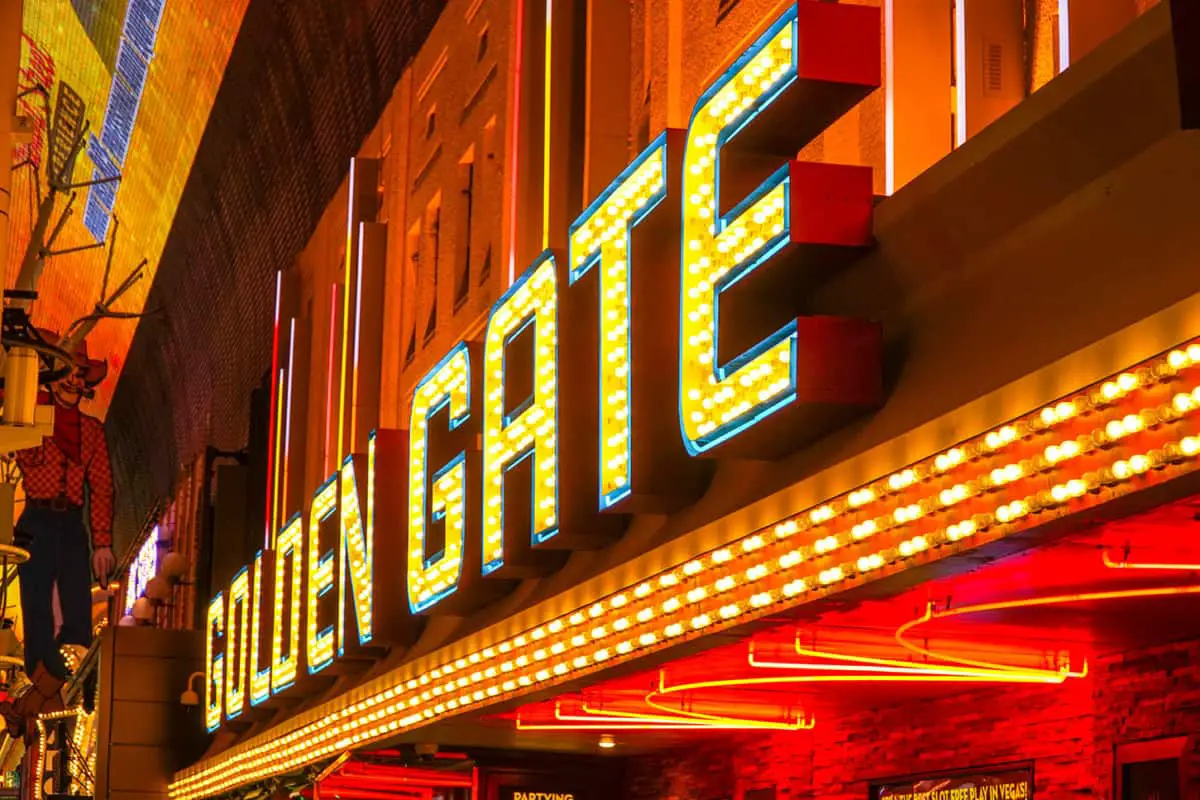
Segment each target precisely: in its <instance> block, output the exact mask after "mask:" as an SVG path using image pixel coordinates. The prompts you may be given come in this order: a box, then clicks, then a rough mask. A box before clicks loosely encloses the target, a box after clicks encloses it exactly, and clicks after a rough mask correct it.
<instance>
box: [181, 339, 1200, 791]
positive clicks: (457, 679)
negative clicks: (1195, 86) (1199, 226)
mask: <svg viewBox="0 0 1200 800" xmlns="http://www.w3.org/2000/svg"><path fill="white" fill-rule="evenodd" d="M1197 364H1200V342H1198V343H1193V344H1191V345H1189V346H1188V347H1186V348H1181V349H1179V350H1175V351H1172V352H1171V353H1170V354H1168V355H1167V356H1166V357H1164V358H1162V359H1157V360H1155V361H1154V362H1152V363H1151V364H1150V365H1149V366H1148V368H1147V369H1144V370H1140V371H1137V372H1128V373H1123V374H1122V375H1121V376H1119V377H1118V378H1117V379H1114V381H1109V382H1105V383H1104V384H1102V385H1101V386H1100V387H1098V388H1097V389H1089V390H1087V391H1085V392H1082V393H1080V394H1079V395H1077V396H1075V397H1073V398H1070V400H1068V401H1064V403H1070V404H1072V407H1073V408H1074V409H1075V411H1074V412H1072V413H1060V412H1065V410H1066V408H1067V406H1065V405H1064V404H1063V403H1059V404H1057V405H1056V406H1055V407H1054V409H1055V410H1054V412H1053V413H1050V414H1047V413H1045V412H1044V411H1038V412H1034V413H1033V414H1031V415H1028V416H1027V417H1026V418H1023V419H1021V420H1018V421H1017V422H1015V423H1012V424H1009V425H1005V426H1001V427H999V428H997V429H995V430H993V431H989V432H987V433H986V434H984V435H983V436H980V437H977V438H976V439H974V440H972V441H971V442H968V443H966V444H964V445H961V446H959V447H956V448H952V449H951V450H948V451H945V452H943V453H939V454H937V455H935V456H933V457H931V458H928V459H925V460H923V461H922V462H919V463H917V464H914V465H911V466H910V467H908V468H906V469H904V470H901V471H899V472H897V473H895V474H893V475H891V476H888V477H886V478H883V479H881V480H879V481H875V482H872V483H871V484H869V485H867V486H863V487H858V488H856V489H855V490H854V491H853V492H852V493H846V494H845V495H842V496H839V497H837V498H834V499H832V500H831V501H829V502H827V503H825V504H823V505H821V506H818V507H816V508H813V509H811V510H809V511H807V512H805V513H803V514H798V515H795V516H793V517H791V518H790V519H787V520H784V521H782V522H780V523H778V524H777V525H775V526H773V527H772V528H768V529H765V530H762V531H757V532H755V533H753V534H750V535H748V536H746V537H743V538H742V539H740V540H738V541H736V542H734V543H732V544H731V545H729V546H726V547H722V548H719V549H717V550H714V551H712V552H710V553H709V554H707V555H706V556H704V557H702V558H698V559H694V560H692V561H689V562H687V563H685V564H683V565H679V566H677V567H675V568H672V569H670V570H667V571H664V572H663V573H661V574H659V575H658V576H656V577H655V578H654V579H652V580H648V581H644V582H642V583H639V584H638V585H637V586H635V587H631V588H629V589H627V590H625V591H622V592H619V593H617V594H614V595H610V596H608V597H607V598H605V599H603V600H600V601H597V602H595V603H593V604H591V605H590V606H588V607H587V608H586V609H580V610H578V611H575V612H573V613H571V614H569V615H565V616H563V617H559V618H557V619H554V620H551V621H549V622H548V623H546V624H544V625H539V626H537V627H536V628H534V629H533V630H531V631H528V632H526V633H522V634H519V635H517V636H516V637H513V638H512V639H508V640H505V641H503V642H501V643H500V644H498V645H493V646H489V647H485V648H482V649H481V650H477V651H474V652H472V653H470V654H468V655H466V656H464V657H461V658H457V659H454V660H453V661H449V662H447V663H444V664H442V665H441V666H439V667H436V668H434V669H432V670H429V671H427V672H421V673H417V672H416V670H417V669H419V668H420V666H419V665H415V664H414V665H410V666H408V667H406V668H404V669H405V672H404V673H402V675H404V674H407V676H408V677H407V678H405V677H400V676H396V677H391V676H388V677H385V678H383V679H381V680H380V681H378V682H377V684H376V685H374V686H372V687H370V688H368V689H366V691H367V692H368V695H367V696H366V697H364V698H363V699H360V700H358V701H357V702H354V703H349V702H347V703H345V704H344V705H343V706H342V707H341V708H337V709H329V708H328V707H326V708H325V709H319V710H318V711H317V712H314V714H313V715H310V716H309V717H306V718H304V719H297V720H295V721H294V722H292V723H291V724H290V725H289V726H288V728H287V730H288V732H287V733H283V732H282V731H281V732H279V733H278V734H273V735H272V737H271V738H269V739H266V740H265V741H264V740H258V741H252V742H248V743H247V744H245V745H243V746H240V747H238V748H235V749H234V750H232V751H230V752H228V753H226V754H223V755H222V756H219V757H218V758H217V759H215V760H214V761H213V762H212V763H211V764H208V765H203V766H201V767H198V768H193V770H188V771H185V772H184V773H182V774H181V776H180V778H179V780H177V781H176V782H175V783H174V784H172V787H171V795H172V797H178V798H197V797H202V796H205V795H208V794H214V793H218V792H220V791H224V790H225V789H228V788H230V787H232V786H235V785H238V784H240V783H244V782H246V781H249V780H254V779H256V778H258V777H261V776H263V775H265V774H268V773H270V772H272V771H278V770H282V769H291V768H295V767H297V766H300V765H301V764H305V763H312V762H315V761H319V760H321V759H323V758H326V757H329V756H331V755H333V754H335V753H337V752H340V751H342V750H345V749H349V748H352V747H355V746H357V745H360V744H362V743H364V742H368V741H375V740H378V739H381V738H383V737H386V736H389V735H391V734H393V733H395V732H397V731H399V730H401V729H404V728H409V727H413V726H416V725H421V724H426V723H428V722H430V721H432V720H434V719H438V718H440V717H443V716H446V715H448V714H452V713H456V712H459V711H461V710H462V709H463V708H467V707H473V706H474V705H476V704H479V703H483V702H486V701H488V700H491V699H494V698H496V697H499V696H502V695H503V696H512V695H513V694H515V693H523V692H524V691H525V690H529V689H532V688H533V687H538V688H542V687H543V686H545V685H546V684H547V683H549V682H552V681H557V680H560V679H562V678H565V677H566V676H570V677H572V678H576V677H578V676H579V675H580V674H581V672H582V671H584V670H591V669H595V668H598V667H600V666H602V665H604V664H605V663H606V662H608V661H610V660H612V659H614V658H620V657H632V656H634V655H635V654H636V655H641V654H644V653H647V652H651V651H653V650H654V649H656V648H658V647H660V646H662V645H663V643H664V642H667V641H673V640H678V639H680V637H683V636H685V635H700V634H702V633H704V632H706V631H707V630H708V629H710V628H711V627H712V626H714V625H718V624H723V625H729V624H734V623H736V622H737V621H739V620H741V619H745V618H747V615H749V614H753V615H754V616H761V615H763V614H766V613H773V612H775V611H777V610H781V609H782V608H783V607H786V606H788V605H794V604H795V603H796V602H801V601H800V600H798V598H800V597H801V596H802V595H807V594H808V593H810V592H819V591H828V590H829V589H830V588H831V587H833V586H836V585H839V584H842V583H844V582H846V581H847V580H850V579H855V578H858V577H860V576H863V575H867V574H871V573H876V572H879V571H880V570H882V569H883V568H884V567H885V566H887V565H889V564H895V563H900V562H904V561H907V560H909V559H911V558H913V557H916V556H919V555H920V554H921V553H924V552H927V551H928V550H930V549H931V548H933V547H936V546H939V545H943V544H952V543H955V542H961V541H963V540H965V539H967V538H969V537H973V536H977V535H978V534H981V533H985V532H986V533H988V534H989V535H990V536H992V537H997V536H1001V535H1004V534H1006V533H1009V532H1012V531H1014V530H1017V529H1019V528H1020V527H1021V526H1022V525H1023V520H1024V519H1025V518H1027V517H1029V516H1030V515H1031V514H1034V513H1036V512H1038V511H1042V510H1047V511H1050V510H1054V509H1056V508H1058V507H1061V506H1063V505H1065V504H1068V503H1071V502H1073V501H1075V500H1078V499H1080V498H1082V497H1083V496H1084V495H1085V494H1086V493H1087V491H1088V490H1089V489H1093V488H1096V487H1098V486H1103V487H1107V488H1109V489H1110V490H1111V492H1113V493H1118V492H1122V491H1130V490H1132V488H1131V487H1132V484H1131V483H1130V481H1131V480H1132V479H1133V478H1136V477H1138V476H1140V475H1144V474H1146V473H1147V472H1149V471H1151V470H1153V469H1156V468H1165V467H1169V466H1171V465H1183V464H1184V463H1185V462H1194V460H1195V458H1196V456H1197V455H1198V454H1200V437H1197V436H1196V435H1194V434H1190V435H1182V436H1179V437H1178V438H1174V439H1170V440H1167V441H1161V442H1159V443H1158V446H1156V447H1150V448H1148V449H1144V450H1140V451H1138V452H1136V453H1134V454H1132V455H1128V456H1125V455H1124V454H1119V455H1118V456H1116V457H1114V458H1113V459H1111V460H1110V461H1108V462H1107V463H1105V464H1103V465H1101V466H1099V467H1098V468H1097V469H1096V470H1094V471H1091V472H1087V473H1084V474H1082V475H1076V476H1074V477H1071V478H1068V479H1066V480H1061V481H1058V482H1056V483H1055V484H1053V485H1052V486H1051V487H1050V488H1049V489H1044V490H1038V491H1035V492H1032V493H1028V494H1024V495H1021V496H1019V497H1013V498H1000V499H998V500H997V502H995V503H994V504H993V505H992V506H991V507H990V508H989V509H988V510H984V511H981V512H978V513H974V514H970V515H967V516H964V517H961V518H959V519H958V520H957V521H954V522H949V521H947V522H945V523H943V522H940V521H937V520H931V521H930V523H929V525H928V526H927V527H926V529H925V530H921V531H911V533H912V535H905V536H903V537H900V536H897V537H896V538H897V539H900V541H898V542H897V543H896V544H895V545H892V546H884V547H881V548H879V549H877V550H875V551H874V552H869V553H854V554H851V555H849V556H847V557H845V558H844V559H843V560H840V561H837V562H834V561H832V559H833V555H832V554H833V553H835V552H836V551H838V550H840V549H841V548H842V547H845V546H847V545H849V544H850V542H847V541H845V537H844V535H842V534H844V533H845V532H846V531H847V530H848V529H849V528H851V527H852V526H853V524H857V522H856V520H855V519H853V518H852V519H849V520H843V519H842V518H843V517H846V516H851V517H854V516H856V515H849V514H847V513H846V512H847V511H848V510H850V509H859V510H862V511H863V512H869V513H873V509H872V506H874V505H875V504H879V503H882V502H884V501H885V500H886V498H888V497H889V496H891V495H897V494H899V493H902V492H907V491H908V490H910V489H913V488H914V487H919V486H921V484H923V483H925V482H926V481H928V480H931V479H933V478H935V477H936V478H938V479H939V481H940V483H946V482H949V481H953V480H956V479H957V475H956V473H957V472H958V471H960V470H963V469H966V468H968V467H970V466H971V465H972V464H974V463H975V461H976V460H978V461H980V462H984V461H986V460H988V459H993V458H1001V457H1003V455H1004V452H1005V451H1006V450H1008V449H1009V448H1011V447H1013V446H1014V445H1015V444H1017V443H1019V442H1023V441H1024V440H1025V439H1027V438H1033V437H1043V436H1048V435H1050V434H1051V433H1052V431H1053V430H1054V429H1055V428H1056V427H1058V426H1060V425H1061V424H1063V423H1064V422H1066V421H1067V420H1070V419H1073V418H1074V417H1075V416H1077V415H1078V414H1079V413H1082V412H1081V411H1080V410H1079V409H1081V408H1082V407H1084V406H1087V407H1089V408H1094V409H1095V410H1096V411H1097V413H1101V414H1102V413H1103V412H1104V409H1105V407H1107V406H1109V405H1112V404H1114V403H1116V402H1118V401H1119V400H1121V399H1123V398H1124V397H1126V396H1127V395H1129V394H1131V393H1133V392H1135V391H1139V390H1147V389H1153V388H1157V385H1158V384H1160V383H1163V382H1166V381H1175V380H1177V379H1178V378H1180V377H1182V376H1181V373H1184V372H1186V373H1188V374H1193V373H1194V372H1196V370H1194V369H1193V368H1194V367H1195V366H1196V365H1197ZM1110 386H1112V387H1114V388H1112V389H1110V388H1108V387H1110ZM1114 389H1115V391H1114ZM1185 396H1186V397H1187V398H1189V399H1187V400H1185V399H1184V397H1185ZM1167 407H1169V408H1171V409H1173V412H1171V413H1162V412H1163V411H1164V410H1165V409H1166V408H1167ZM1198 408H1200V386H1198V387H1189V388H1188V391H1186V392H1178V393H1176V394H1175V395H1174V397H1173V398H1172V399H1171V400H1170V402H1169V403H1168V404H1166V405H1163V404H1160V403H1157V402H1156V403H1153V404H1152V405H1150V406H1149V407H1147V408H1144V409H1141V410H1140V411H1153V412H1154V416H1153V417H1152V418H1151V419H1152V420H1153V424H1152V425H1149V426H1147V427H1146V428H1144V429H1143V431H1149V430H1150V429H1153V431H1154V432H1155V434H1156V436H1157V438H1159V439H1166V438H1167V437H1165V436H1163V435H1162V431H1164V430H1166V426H1167V425H1171V424H1178V423H1181V422H1183V421H1185V420H1186V421H1188V422H1191V423H1194V421H1195V417H1196V411H1197V409H1198ZM1124 416H1126V415H1124V414H1122V415H1120V416H1116V415H1114V416H1113V417H1112V418H1113V419H1118V418H1119V419H1123V418H1124ZM1109 421H1111V419H1105V420H1103V421H1102V423H1101V425H1100V426H1098V427H1097V428H1096V429H1095V430H1096V431H1101V430H1103V429H1104V428H1105V427H1106V426H1107V423H1108V422H1109ZM988 466H989V465H988V464H986V463H979V464H977V465H976V466H974V471H976V472H982V471H986V470H988ZM1182 468H1185V469H1186V468H1189V467H1182ZM1061 469H1062V467H1061V466H1060V465H1059V464H1051V465H1049V466H1048V468H1047V473H1055V472H1057V471H1059V470H1061ZM959 482H962V481H959ZM940 483H939V485H940ZM939 485H934V486H931V487H922V488H918V489H917V490H916V491H919V492H922V493H926V494H927V495H928V496H935V495H936V494H937V493H939V492H940V488H939ZM868 491H869V493H870V494H869V495H868ZM989 491H994V492H1001V491H1004V489H1003V487H996V488H994V489H991V490H989ZM851 495H853V497H854V501H853V503H852V502H851V499H850V498H851ZM868 498H870V499H868ZM906 499H908V498H900V500H901V503H902V504H903V505H905V506H907V505H913V503H907V502H903V501H904V500H906ZM921 499H925V498H921ZM941 513H945V514H948V513H950V511H949V509H947V510H946V511H944V512H941ZM814 520H816V521H814ZM802 531H803V532H806V533H808V534H810V538H811V539H812V541H813V542H814V544H813V545H812V546H810V547H803V546H801V547H798V548H797V547H793V546H792V545H791V543H790V540H791V539H792V537H794V536H795V535H796V534H798V533H800V532H802ZM897 532H899V531H897ZM828 537H833V540H834V543H836V547H832V548H828V547H827V548H825V549H824V552H818V551H817V548H816V545H815V543H816V542H819V541H822V540H825V541H827V542H828V541H829V539H828ZM893 541H895V540H893ZM809 562H811V566H810V567H809V568H808V569H807V570H806V571H805V574H803V575H796V574H795V572H796V568H797V567H798V566H799V565H801V564H805V563H809ZM739 587H741V590H740V591H738V589H739ZM718 620H719V621H718ZM584 626H586V627H584ZM584 630H587V631H588V634H586V635H585V634H583V633H582V631H584ZM592 634H598V635H592ZM580 637H582V638H580ZM581 650H586V651H587V652H580V651H581ZM385 685H386V687H385ZM318 714H320V715H321V716H319V717H318Z"/></svg>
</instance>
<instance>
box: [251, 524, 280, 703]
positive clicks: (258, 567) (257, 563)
mask: <svg viewBox="0 0 1200 800" xmlns="http://www.w3.org/2000/svg"><path fill="white" fill-rule="evenodd" d="M262 559H263V550H262V548H259V550H258V552H257V553H255V554H254V574H255V575H257V576H259V577H258V589H259V591H258V592H257V593H253V592H252V593H253V594H255V595H256V596H255V600H256V601H257V602H258V603H259V607H260V609H261V604H262V598H261V597H260V596H258V595H261V594H262ZM250 588H251V589H253V588H254V582H253V581H251V583H250ZM272 594H274V593H273V592H272ZM274 599H275V598H271V600H272V601H274ZM272 605H274V602H272ZM262 623H263V620H262V613H261V611H260V613H259V615H258V634H259V639H261V638H262V631H263V624H262ZM253 649H254V647H253V644H251V650H253ZM259 655H261V652H260V653H259ZM274 666H275V663H274V660H273V659H272V658H271V656H270V655H268V656H267V668H266V669H259V668H258V664H257V663H253V664H251V665H250V669H249V672H251V673H253V674H252V675H251V676H250V685H249V686H248V687H247V690H246V694H248V695H249V696H250V707H251V708H254V707H255V706H260V705H262V704H263V703H265V702H267V701H268V700H270V699H271V668H272V667H274ZM263 677H266V679H267V693H266V695H265V696H264V697H261V698H259V699H257V700H256V699H255V697H254V682H255V681H256V680H259V679H261V678H263Z"/></svg>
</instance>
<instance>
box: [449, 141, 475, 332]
mask: <svg viewBox="0 0 1200 800" xmlns="http://www.w3.org/2000/svg"><path fill="white" fill-rule="evenodd" d="M458 170H459V182H460V184H459V185H460V186H461V192H462V209H463V226H462V230H461V231H460V232H459V236H458V247H457V248H456V250H457V253H458V263H457V268H458V269H457V271H456V272H455V275H454V310H455V311H457V310H458V309H460V308H462V307H463V305H464V304H465V303H466V302H467V296H468V295H469V294H470V292H471V236H472V235H473V233H474V230H473V227H474V225H473V223H474V220H473V216H474V213H473V212H474V210H475V209H474V206H475V147H474V146H471V147H470V148H469V149H468V150H467V152H466V153H464V154H463V157H462V159H461V160H460V161H459V162H458Z"/></svg>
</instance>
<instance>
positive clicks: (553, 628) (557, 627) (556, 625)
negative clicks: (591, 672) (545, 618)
mask: <svg viewBox="0 0 1200 800" xmlns="http://www.w3.org/2000/svg"><path fill="white" fill-rule="evenodd" d="M546 627H547V628H549V630H550V632H551V633H561V632H562V629H563V622H562V620H561V619H556V620H554V621H553V622H551V623H550V624H549V625H547V626H546ZM471 657H472V658H473V659H474V660H478V656H477V655H475V654H474V653H472V654H471Z"/></svg>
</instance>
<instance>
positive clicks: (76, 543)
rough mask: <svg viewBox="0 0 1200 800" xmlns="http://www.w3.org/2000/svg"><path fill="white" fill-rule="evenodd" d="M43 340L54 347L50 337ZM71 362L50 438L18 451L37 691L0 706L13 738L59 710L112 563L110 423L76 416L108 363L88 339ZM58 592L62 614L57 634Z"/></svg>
mask: <svg viewBox="0 0 1200 800" xmlns="http://www.w3.org/2000/svg"><path fill="white" fill-rule="evenodd" d="M42 336H43V338H45V339H46V340H47V341H58V337H57V336H54V335H53V334H48V333H46V332H44V331H43V332H42ZM72 356H73V360H74V369H73V371H72V372H71V373H70V374H69V375H68V376H67V377H66V378H64V379H62V380H61V381H59V382H58V383H56V384H54V385H53V387H52V388H51V393H52V395H53V397H52V398H50V397H46V396H43V398H41V402H48V401H49V400H51V399H52V400H53V402H54V406H55V408H54V433H53V435H52V436H48V437H46V438H45V439H43V440H42V443H41V445H39V446H38V447H33V448H30V449H28V450H21V451H19V452H18V453H17V454H16V460H17V464H18V466H20V468H21V473H22V480H23V482H24V485H25V509H24V511H23V512H22V514H21V516H20V518H19V519H18V520H17V523H16V529H15V532H14V537H13V538H14V543H15V544H16V545H17V546H18V547H22V548H24V549H26V550H28V551H29V554H30V556H29V560H28V561H27V562H26V563H24V564H22V565H20V566H19V567H18V568H17V574H18V577H19V579H20V584H21V616H22V618H23V620H24V628H25V642H24V644H25V673H26V675H28V676H29V680H30V682H31V683H32V686H31V687H30V689H29V690H28V691H27V692H26V693H25V694H24V695H22V696H21V697H19V698H17V699H16V700H15V701H5V702H3V703H0V714H3V716H4V717H5V720H6V722H7V724H8V729H9V733H10V735H12V736H13V737H14V738H16V737H19V736H22V735H28V733H29V732H30V730H31V728H32V723H33V721H34V719H35V718H36V716H37V714H38V713H41V712H46V711H53V710H58V709H61V708H62V699H61V695H60V690H61V689H62V686H63V684H64V683H65V682H66V680H67V678H68V677H70V674H71V672H72V670H73V669H74V668H75V666H76V665H77V663H78V658H79V657H80V655H81V654H82V652H84V651H86V649H87V648H88V647H89V646H90V645H91V642H92V609H91V605H92V601H91V589H90V586H91V579H92V573H93V572H94V573H95V576H96V578H97V580H99V582H100V585H101V586H102V587H103V586H107V584H108V577H109V574H110V573H111V572H112V569H113V566H114V558H113V552H112V547H111V544H112V509H113V489H112V471H111V466H110V464H109V460H108V445H107V442H106V441H105V435H104V424H103V423H102V422H101V421H100V420H98V419H96V418H95V417H92V416H89V415H88V414H85V413H83V412H82V411H80V410H79V401H80V400H81V399H82V398H83V397H90V396H91V394H92V387H94V386H96V385H97V384H99V383H100V382H101V381H102V380H104V377H105V375H106V374H107V371H108V370H107V364H106V362H104V361H102V360H95V359H89V358H88V354H87V346H86V344H85V343H83V342H80V343H79V344H78V345H76V346H75V348H74V352H73V353H72ZM85 509H86V514H85ZM89 531H90V541H89ZM89 554H90V555H89ZM56 592H57V595H58V603H59V607H60V610H61V613H62V617H61V625H58V626H57V630H56V620H55V614H54V595H55V593H56Z"/></svg>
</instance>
